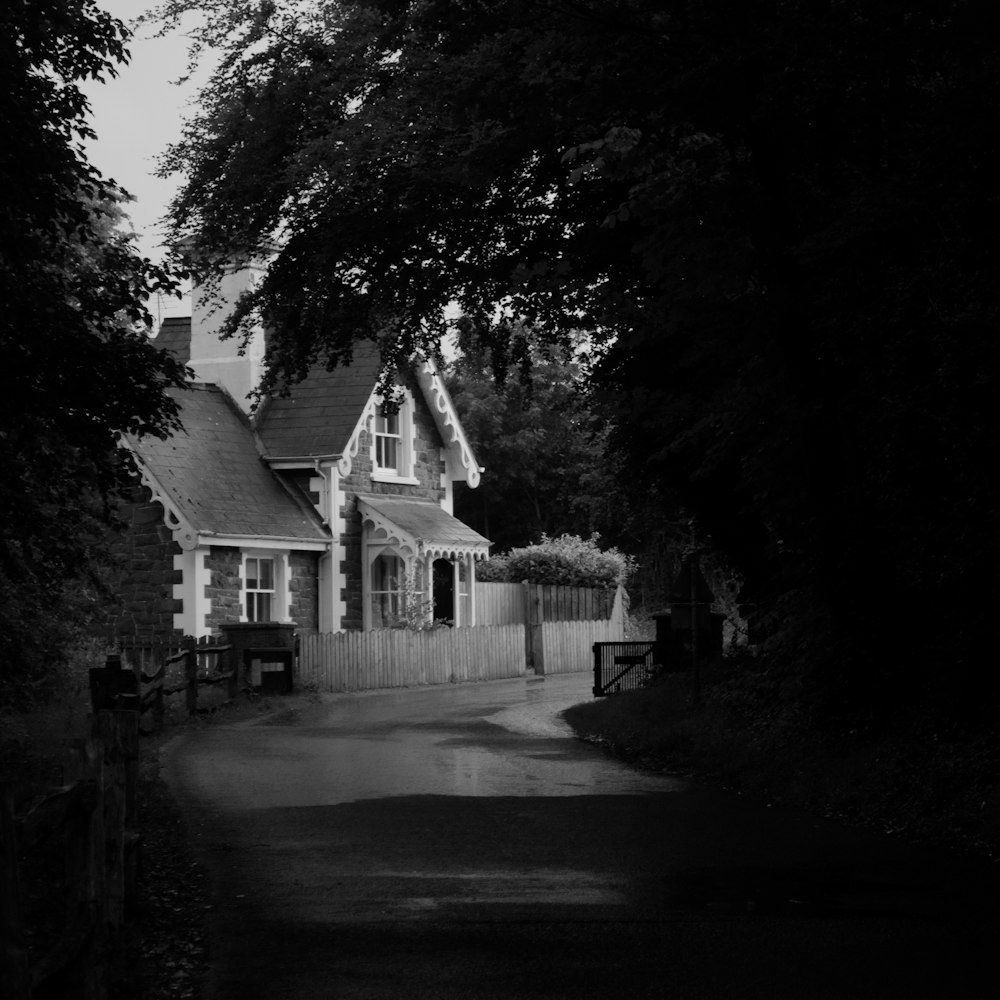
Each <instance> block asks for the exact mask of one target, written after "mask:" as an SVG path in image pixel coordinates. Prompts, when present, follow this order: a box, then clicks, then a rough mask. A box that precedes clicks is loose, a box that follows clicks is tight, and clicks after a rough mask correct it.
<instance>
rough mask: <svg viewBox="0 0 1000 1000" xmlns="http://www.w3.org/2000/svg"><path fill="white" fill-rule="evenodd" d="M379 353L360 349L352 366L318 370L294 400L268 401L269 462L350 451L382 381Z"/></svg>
mask: <svg viewBox="0 0 1000 1000" xmlns="http://www.w3.org/2000/svg"><path fill="white" fill-rule="evenodd" d="M380 368H381V361H380V358H379V354H378V349H377V348H376V346H375V345H374V344H372V343H369V342H367V341H362V342H359V343H357V344H356V345H355V347H354V357H353V359H352V361H351V364H350V365H344V366H339V367H337V368H335V369H333V371H327V370H326V369H325V368H323V367H316V368H313V369H312V370H311V371H310V372H309V374H308V375H307V376H306V378H305V379H304V380H303V381H301V382H299V383H298V384H297V385H295V386H294V387H293V390H292V395H290V396H286V397H280V396H279V397H273V398H271V399H269V400H268V401H267V403H266V404H265V405H264V407H263V408H262V412H261V415H260V417H259V418H258V422H257V428H256V429H257V433H258V435H259V437H260V442H261V448H262V450H263V453H264V455H265V456H266V457H267V458H269V459H279V458H329V457H331V456H334V455H340V454H342V453H343V452H344V450H345V449H346V448H347V443H348V441H349V440H350V437H351V434H352V433H353V431H354V429H355V427H356V426H357V423H358V420H359V419H360V417H361V414H362V413H363V411H364V409H365V404H366V403H367V402H368V398H369V397H370V396H371V394H372V390H373V389H374V387H375V383H376V381H377V380H378V375H379V370H380Z"/></svg>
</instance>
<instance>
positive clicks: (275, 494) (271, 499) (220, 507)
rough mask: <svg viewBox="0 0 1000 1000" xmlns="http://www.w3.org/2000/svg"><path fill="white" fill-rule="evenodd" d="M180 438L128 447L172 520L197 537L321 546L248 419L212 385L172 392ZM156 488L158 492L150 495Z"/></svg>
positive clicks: (315, 525)
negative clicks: (266, 461) (268, 461)
mask: <svg viewBox="0 0 1000 1000" xmlns="http://www.w3.org/2000/svg"><path fill="white" fill-rule="evenodd" d="M171 395H172V396H173V398H174V399H175V400H176V401H177V403H178V406H179V407H180V416H181V422H182V424H183V430H180V431H178V432H177V433H175V434H173V435H171V436H170V437H169V438H167V439H166V440H160V439H159V438H153V437H146V438H143V439H142V440H141V441H133V442H132V447H133V451H134V452H135V453H136V455H137V456H138V458H139V461H140V463H141V465H142V467H143V472H144V478H145V479H149V478H151V479H152V483H150V482H147V485H150V486H151V488H154V494H159V498H160V499H161V500H162V501H163V502H164V505H165V506H169V507H170V508H171V509H172V513H173V516H174V517H175V519H178V520H180V521H182V522H185V523H186V524H187V525H189V526H190V527H191V529H193V531H194V532H196V533H197V534H199V535H224V536H252V537H256V538H271V539H296V540H302V541H322V540H324V539H326V538H327V537H328V534H327V532H326V530H325V529H324V527H323V525H322V523H321V522H320V519H319V516H318V515H317V514H316V512H315V511H314V510H313V508H312V507H311V506H309V505H308V504H306V503H305V502H301V501H299V500H298V499H297V498H296V496H295V494H294V493H293V492H292V491H291V490H286V489H285V488H284V487H283V486H282V484H281V481H280V479H279V478H278V477H277V476H275V474H274V473H273V472H272V471H271V470H270V469H269V468H268V467H267V466H266V465H265V464H264V462H263V461H262V460H261V458H260V455H259V453H258V451H257V444H256V442H255V441H254V435H253V432H252V430H251V429H250V425H249V423H248V422H247V420H246V418H245V417H244V416H243V415H242V414H241V413H240V412H239V411H238V409H237V408H236V406H235V404H234V403H233V402H232V401H231V400H230V398H229V396H228V395H227V394H226V393H225V392H224V391H223V390H221V389H219V388H218V387H216V386H214V385H207V384H203V383H193V384H191V385H190V387H189V388H188V389H187V390H177V389H174V390H171ZM155 487H158V489H156V488H155Z"/></svg>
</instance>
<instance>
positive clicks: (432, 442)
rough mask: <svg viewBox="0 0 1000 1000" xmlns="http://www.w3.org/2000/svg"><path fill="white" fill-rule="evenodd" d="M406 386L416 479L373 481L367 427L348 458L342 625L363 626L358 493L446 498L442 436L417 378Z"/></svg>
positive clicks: (342, 483) (343, 513)
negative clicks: (411, 481)
mask: <svg viewBox="0 0 1000 1000" xmlns="http://www.w3.org/2000/svg"><path fill="white" fill-rule="evenodd" d="M405 385H406V387H407V388H408V389H409V390H410V392H411V393H412V396H413V404H414V407H413V427H414V431H415V433H414V455H413V476H414V478H415V479H416V480H417V481H418V482H417V485H412V484H408V483H380V482H374V481H373V480H372V457H371V444H372V438H371V434H370V433H369V432H368V431H367V430H365V431H362V432H361V435H360V437H359V445H358V454H357V456H356V457H355V458H354V459H353V460H352V463H351V474H350V475H349V476H344V477H342V478H341V480H340V488H341V490H342V491H343V493H342V495H343V497H344V502H343V505H342V506H341V509H340V514H341V516H342V517H343V518H344V523H345V530H344V532H343V535H342V539H341V540H342V542H343V545H344V559H343V560H342V561H341V564H340V569H341V573H342V574H343V579H344V587H343V589H342V591H341V600H342V601H343V602H344V604H345V605H346V613H345V614H344V616H343V618H342V619H341V625H342V627H343V628H345V629H360V628H362V627H363V625H362V623H363V607H362V600H363V598H362V585H361V581H362V572H363V569H362V555H361V515H360V514H359V513H358V505H357V495H358V494H359V493H369V494H375V495H380V496H401V497H414V498H419V499H424V500H433V501H434V502H435V503H441V501H442V500H443V499H444V497H445V488H444V486H443V485H442V483H443V477H444V473H445V463H444V459H443V456H442V454H441V447H442V445H441V435H440V434H439V433H438V429H437V424H436V423H435V422H434V417H433V415H432V414H431V411H430V409H429V407H428V406H427V401H426V400H425V399H424V395H423V392H422V391H421V389H420V386H419V385H418V384H417V381H416V379H415V378H409V379H407V381H406V383H405Z"/></svg>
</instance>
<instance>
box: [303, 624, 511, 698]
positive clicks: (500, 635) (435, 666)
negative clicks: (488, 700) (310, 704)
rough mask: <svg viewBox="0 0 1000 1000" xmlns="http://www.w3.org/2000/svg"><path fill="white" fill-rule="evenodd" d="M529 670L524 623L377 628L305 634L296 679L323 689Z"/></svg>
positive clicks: (491, 676)
mask: <svg viewBox="0 0 1000 1000" xmlns="http://www.w3.org/2000/svg"><path fill="white" fill-rule="evenodd" d="M524 673H525V661H524V627H523V626H521V625H488V626H483V627H478V626H477V627H476V628H455V629H450V628H442V629H429V630H427V631H422V632H415V631H411V630H409V629H377V630H375V631H371V632H336V633H327V634H321V635H303V636H301V637H300V639H299V656H298V664H297V670H296V683H297V684H311V685H316V686H317V687H318V688H319V690H321V691H370V690H378V689H381V688H396V687H410V686H415V685H422V684H448V683H453V684H454V683H459V682H464V681H490V680H500V679H502V678H505V677H523V676H524Z"/></svg>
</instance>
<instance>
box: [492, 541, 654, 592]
mask: <svg viewBox="0 0 1000 1000" xmlns="http://www.w3.org/2000/svg"><path fill="white" fill-rule="evenodd" d="M599 540H600V536H598V535H591V537H590V538H587V539H583V538H580V536H579V535H560V536H559V537H558V538H549V537H548V536H547V535H542V540H541V541H540V542H538V543H537V544H536V545H527V546H525V547H524V548H519V549H511V550H510V551H509V552H505V553H503V554H502V555H499V556H494V557H493V558H491V559H490V560H489V561H487V562H485V563H483V564H482V566H481V567H480V569H479V570H478V571H477V575H478V578H479V579H480V580H483V581H484V582H499V583H504V582H506V583H520V582H521V581H522V580H528V581H529V582H530V583H549V584H554V585H556V586H560V587H616V586H618V585H619V584H622V585H624V584H625V583H626V582H627V581H628V578H629V575H630V574H631V573H632V572H633V571H634V569H635V560H634V559H632V557H630V556H626V555H623V554H622V553H621V552H619V551H618V549H614V548H611V549H606V550H604V551H602V550H601V549H600V547H599V546H598V541H599Z"/></svg>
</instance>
